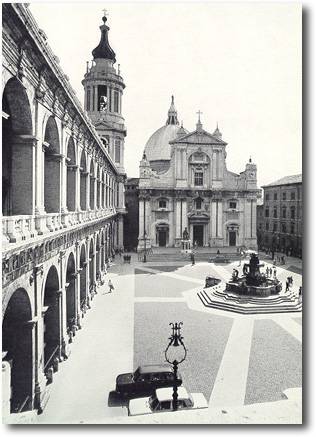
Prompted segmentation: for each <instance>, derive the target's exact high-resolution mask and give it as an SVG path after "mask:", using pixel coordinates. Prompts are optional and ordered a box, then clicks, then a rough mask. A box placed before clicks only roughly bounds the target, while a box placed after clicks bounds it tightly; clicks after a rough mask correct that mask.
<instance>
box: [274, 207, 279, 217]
mask: <svg viewBox="0 0 316 437" xmlns="http://www.w3.org/2000/svg"><path fill="white" fill-rule="evenodd" d="M273 217H274V218H278V210H277V209H276V208H273Z"/></svg>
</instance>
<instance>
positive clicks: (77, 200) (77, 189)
mask: <svg viewBox="0 0 316 437" xmlns="http://www.w3.org/2000/svg"><path fill="white" fill-rule="evenodd" d="M75 196H76V197H75V210H76V211H80V209H81V208H80V170H79V166H78V165H76V169H75Z"/></svg>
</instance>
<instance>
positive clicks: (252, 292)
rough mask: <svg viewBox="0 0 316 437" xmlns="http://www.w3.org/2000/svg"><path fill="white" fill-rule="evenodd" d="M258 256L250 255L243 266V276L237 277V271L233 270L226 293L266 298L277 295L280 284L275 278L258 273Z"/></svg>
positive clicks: (261, 265) (280, 287)
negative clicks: (247, 261)
mask: <svg viewBox="0 0 316 437" xmlns="http://www.w3.org/2000/svg"><path fill="white" fill-rule="evenodd" d="M263 266H264V264H262V263H261V264H260V261H259V258H258V255H257V254H255V253H252V254H251V257H250V261H249V263H248V264H244V269H243V272H244V274H243V276H241V277H238V271H237V270H236V269H234V271H233V276H232V278H231V280H230V281H229V282H227V284H226V291H229V292H233V293H236V294H239V295H249V296H262V297H267V296H271V295H273V294H278V293H279V292H280V291H281V289H282V284H281V282H280V281H278V280H277V279H276V278H268V277H267V276H266V275H265V274H264V273H260V267H263Z"/></svg>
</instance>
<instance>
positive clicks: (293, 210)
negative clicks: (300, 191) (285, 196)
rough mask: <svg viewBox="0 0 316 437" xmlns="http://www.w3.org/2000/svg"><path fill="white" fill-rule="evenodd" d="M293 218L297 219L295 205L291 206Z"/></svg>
mask: <svg viewBox="0 0 316 437" xmlns="http://www.w3.org/2000/svg"><path fill="white" fill-rule="evenodd" d="M291 219H295V206H292V208H291Z"/></svg>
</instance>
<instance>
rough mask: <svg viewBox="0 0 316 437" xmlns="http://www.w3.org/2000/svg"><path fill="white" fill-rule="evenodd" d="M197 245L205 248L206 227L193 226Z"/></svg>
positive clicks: (194, 241) (194, 240) (194, 239)
mask: <svg viewBox="0 0 316 437" xmlns="http://www.w3.org/2000/svg"><path fill="white" fill-rule="evenodd" d="M195 243H197V245H198V246H199V247H203V243H204V226H203V225H194V226H193V244H195Z"/></svg>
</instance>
